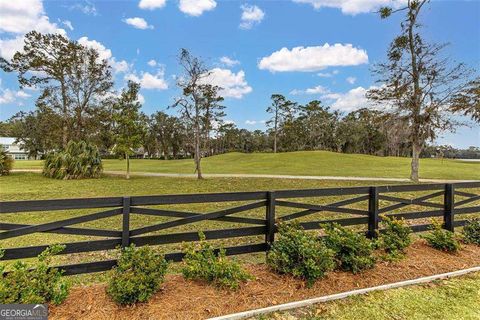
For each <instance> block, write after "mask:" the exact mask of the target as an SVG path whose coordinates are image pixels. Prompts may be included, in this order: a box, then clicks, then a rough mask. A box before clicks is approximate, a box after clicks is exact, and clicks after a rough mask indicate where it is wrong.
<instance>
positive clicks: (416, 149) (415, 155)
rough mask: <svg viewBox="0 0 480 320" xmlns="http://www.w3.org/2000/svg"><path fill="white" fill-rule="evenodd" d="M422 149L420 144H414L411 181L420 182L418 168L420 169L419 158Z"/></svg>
mask: <svg viewBox="0 0 480 320" xmlns="http://www.w3.org/2000/svg"><path fill="white" fill-rule="evenodd" d="M421 151H422V150H421V147H420V145H419V144H418V142H416V141H415V142H413V146H412V166H411V172H410V180H412V181H413V182H418V168H419V158H420V152H421Z"/></svg>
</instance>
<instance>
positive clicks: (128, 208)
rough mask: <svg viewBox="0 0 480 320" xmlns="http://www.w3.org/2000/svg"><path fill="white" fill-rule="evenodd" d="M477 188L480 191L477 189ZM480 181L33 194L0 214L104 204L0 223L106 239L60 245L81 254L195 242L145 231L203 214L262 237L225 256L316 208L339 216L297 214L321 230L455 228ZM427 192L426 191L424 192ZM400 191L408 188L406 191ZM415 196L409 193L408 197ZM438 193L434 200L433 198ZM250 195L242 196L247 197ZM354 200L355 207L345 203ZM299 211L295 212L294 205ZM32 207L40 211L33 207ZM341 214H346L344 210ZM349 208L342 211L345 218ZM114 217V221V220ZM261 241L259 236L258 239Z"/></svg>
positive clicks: (26, 250) (253, 248)
mask: <svg viewBox="0 0 480 320" xmlns="http://www.w3.org/2000/svg"><path fill="white" fill-rule="evenodd" d="M476 189H478V190H476ZM479 190H480V182H468V183H456V184H421V185H393V186H373V187H349V188H323V189H308V190H280V191H268V192H266V191H256V192H231V193H210V194H180V195H158V196H133V197H109V198H91V199H61V200H33V201H3V202H0V219H1V218H2V215H1V214H10V215H11V214H14V215H17V214H21V213H27V212H39V213H38V214H43V213H40V211H44V212H52V211H59V210H78V209H101V210H102V211H100V212H97V213H90V214H85V215H82V216H78V217H73V218H67V219H62V220H58V221H53V222H48V223H42V224H35V225H34V224H21V223H7V222H5V223H4V222H0V230H2V231H1V232H0V240H6V239H12V238H16V237H20V236H27V235H31V234H34V233H43V234H45V233H47V234H48V233H50V234H66V235H79V236H93V237H102V238H107V239H100V240H98V239H97V240H89V241H77V242H67V243H63V244H64V245H65V250H64V251H62V252H61V254H73V253H85V252H95V251H104V250H112V249H115V248H117V247H120V246H121V247H125V246H128V245H130V244H135V245H136V246H144V245H166V244H175V243H182V242H189V241H198V240H199V234H198V231H188V232H168V233H164V234H150V235H149V233H152V232H153V233H154V232H157V231H160V230H168V229H170V228H175V227H180V226H186V225H190V224H194V223H199V222H202V221H203V222H204V221H215V222H216V223H222V222H223V223H224V222H229V223H236V224H240V225H241V227H236V228H225V229H214V230H205V231H202V232H203V233H204V235H205V239H206V240H218V239H231V238H241V237H251V236H264V238H265V240H264V241H263V240H262V241H261V242H259V243H253V244H244V245H237V246H232V247H226V248H225V250H226V254H227V255H238V254H245V253H254V252H265V251H268V249H269V248H270V247H271V245H272V243H273V242H274V241H275V233H276V232H277V231H278V222H279V221H289V220H294V219H300V218H308V216H311V215H313V214H318V213H324V212H330V213H334V214H335V215H337V214H338V215H339V218H338V219H322V220H318V219H317V220H315V219H314V218H311V220H308V221H301V222H300V225H301V226H302V227H303V228H304V229H306V230H313V229H320V228H321V226H320V225H321V224H324V223H338V224H340V225H343V226H361V227H363V228H364V229H365V231H366V235H367V236H368V237H371V238H373V237H376V236H377V235H378V234H379V233H381V232H382V230H381V229H380V228H379V225H380V222H381V220H382V217H383V215H385V216H389V217H396V218H403V219H405V220H415V219H426V218H433V217H441V218H442V219H443V223H444V228H445V229H447V230H450V231H454V230H455V227H458V226H463V225H465V223H466V221H467V220H466V219H463V220H462V219H458V217H462V216H464V215H466V214H475V213H480V204H478V203H477V204H475V203H476V202H478V201H480V195H479V194H477V193H479ZM425 193H428V194H425ZM404 194H406V195H405V196H404ZM341 196H343V197H347V199H343V200H335V201H328V202H330V203H327V204H313V203H304V202H302V201H305V200H306V199H308V198H328V197H334V198H337V197H341ZM412 197H413V198H412ZM435 198H437V202H432V201H434V200H435ZM228 202H243V203H242V204H240V205H236V206H232V207H229V208H225V209H219V210H215V211H211V212H207V213H201V212H191V211H179V210H171V209H163V208H145V207H144V206H162V205H186V204H208V203H219V204H220V203H228ZM245 202H247V203H245ZM349 205H356V206H357V207H363V208H362V209H358V208H349V207H347V206H349ZM409 206H416V207H418V206H420V207H422V208H423V210H419V211H407V212H404V211H402V212H398V210H405V209H407V210H408V208H409ZM259 208H264V209H265V214H264V216H262V217H239V216H234V214H238V213H244V212H248V211H250V210H255V209H259ZM279 209H282V210H285V209H289V210H294V211H296V212H289V213H287V214H285V215H280V214H279V213H278V211H279ZM297 210H298V211H297ZM35 214H37V213H35ZM132 214H134V215H144V216H154V217H165V218H173V219H174V220H170V221H166V222H161V223H156V224H150V225H145V226H140V227H135V228H133V227H132V226H131V221H130V220H131V217H132ZM342 215H343V216H342ZM345 215H347V217H345ZM115 216H121V222H119V223H120V225H118V227H119V228H120V226H121V230H107V229H97V228H87V227H73V225H76V224H79V223H85V222H92V221H96V220H99V219H105V218H111V217H115ZM117 223H118V222H117ZM430 226H431V224H428V223H427V224H413V225H411V228H412V230H413V231H414V232H422V231H426V230H428V229H429V227H430ZM257 242H258V240H257ZM47 247H48V245H32V246H28V247H16V248H6V249H4V251H5V252H4V256H3V257H2V260H13V259H24V258H32V257H35V256H37V255H38V254H40V253H41V252H42V251H43V250H45V249H46V248H47ZM165 257H166V258H167V259H169V260H172V261H180V260H181V259H182V257H183V253H181V252H172V253H167V254H166V255H165ZM115 264H116V261H115V260H104V261H94V262H86V263H78V264H69V265H64V266H59V268H61V269H64V270H65V274H67V275H73V274H81V273H91V272H99V271H105V270H109V269H110V268H112V266H114V265H115Z"/></svg>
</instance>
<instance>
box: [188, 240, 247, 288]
mask: <svg viewBox="0 0 480 320" xmlns="http://www.w3.org/2000/svg"><path fill="white" fill-rule="evenodd" d="M199 236H200V241H199V242H198V244H195V243H191V244H189V245H186V247H185V250H184V251H185V257H184V258H183V266H182V273H183V276H184V277H185V279H190V280H203V281H206V282H208V283H212V284H214V285H215V286H218V287H222V288H228V289H237V288H238V287H239V285H240V283H241V282H245V281H247V280H249V279H251V278H252V276H251V275H250V274H249V273H247V272H246V271H244V270H243V269H242V268H241V266H240V265H239V264H238V263H236V262H234V261H232V260H229V259H227V258H226V255H225V249H220V250H219V251H218V254H216V252H215V251H216V250H215V249H214V248H213V247H212V246H211V244H209V243H208V242H207V241H205V235H204V234H203V233H201V232H200V233H199Z"/></svg>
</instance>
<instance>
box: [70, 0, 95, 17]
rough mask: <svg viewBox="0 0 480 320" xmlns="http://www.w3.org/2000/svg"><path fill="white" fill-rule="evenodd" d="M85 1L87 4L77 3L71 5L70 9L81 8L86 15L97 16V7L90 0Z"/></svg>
mask: <svg viewBox="0 0 480 320" xmlns="http://www.w3.org/2000/svg"><path fill="white" fill-rule="evenodd" d="M84 2H85V4H81V3H76V4H74V5H73V6H70V7H68V8H69V9H70V10H79V11H81V12H82V13H84V14H86V15H89V16H97V15H98V11H97V8H96V7H95V5H94V4H93V3H92V2H90V1H88V0H85V1H84Z"/></svg>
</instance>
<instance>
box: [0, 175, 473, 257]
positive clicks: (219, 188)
mask: <svg viewBox="0 0 480 320" xmlns="http://www.w3.org/2000/svg"><path fill="white" fill-rule="evenodd" d="M385 184H386V183H385V182H374V181H373V182H372V181H368V182H365V181H334V180H323V181H322V180H301V179H264V178H207V179H204V180H201V181H199V180H197V179H194V178H168V177H145V176H134V177H132V178H131V179H130V180H126V179H124V178H123V177H120V176H108V175H106V176H104V177H102V178H100V179H84V180H55V179H49V178H46V177H43V176H42V175H41V174H39V173H25V172H15V173H12V174H11V175H9V176H4V177H0V191H1V192H0V201H14V200H35V199H62V198H63V199H65V198H91V197H110V196H113V197H120V196H138V195H161V194H186V193H211V192H234V191H261V190H264V191H266V190H281V189H306V188H330V187H354V186H366V185H385ZM389 184H391V183H389ZM472 192H477V193H478V190H472ZM431 193H433V192H430V191H427V192H421V193H418V192H406V193H402V194H399V195H397V196H401V197H405V198H415V197H418V196H420V195H423V194H431ZM355 197H356V196H353V195H352V196H334V197H314V198H299V199H292V201H295V202H299V203H311V204H316V205H320V204H323V205H326V204H329V203H334V202H337V201H341V200H345V199H349V198H355ZM287 200H288V199H287ZM429 201H431V202H435V203H442V201H443V197H442V196H438V197H436V198H433V199H430V200H429ZM252 202H255V201H247V202H245V201H244V202H240V201H237V202H224V203H200V204H185V205H165V206H148V207H150V208H162V209H166V210H175V211H184V212H193V213H209V212H213V211H218V210H221V209H226V208H231V207H236V206H240V205H243V204H247V203H252ZM392 204H394V203H392V202H389V201H383V200H382V201H380V205H381V207H385V206H389V205H392ZM479 204H480V200H479V201H476V202H474V203H472V204H471V205H472V206H474V205H479ZM347 207H349V208H354V209H359V210H366V209H367V208H368V203H367V201H366V200H365V201H361V202H358V203H355V204H352V205H348V206H347ZM431 209H432V208H430V209H429V208H425V207H423V206H417V205H413V206H406V207H403V208H400V209H397V210H396V212H397V213H399V212H411V211H420V210H431ZM103 210H104V209H83V210H59V211H39V212H21V213H11V214H2V215H1V222H2V223H19V224H43V223H48V222H53V221H59V220H64V219H68V218H72V217H77V216H82V215H87V214H92V213H95V212H100V211H103ZM303 210H304V209H296V208H286V207H277V210H276V213H277V217H282V216H284V215H286V214H290V213H294V212H299V211H303ZM474 215H475V214H474ZM234 216H237V217H247V218H256V219H264V218H265V208H258V209H253V210H249V211H246V212H241V213H237V214H235V215H234ZM477 216H478V215H477ZM351 217H359V216H358V215H350V214H343V213H335V212H318V213H314V214H310V215H308V216H305V217H302V218H299V219H298V221H301V222H307V221H322V220H328V219H342V218H351ZM460 218H462V219H463V218H467V217H466V216H462V217H460ZM176 219H179V218H170V217H158V216H149V215H139V214H131V221H130V225H131V229H134V228H141V227H145V226H149V225H154V224H158V223H163V222H167V221H172V220H176ZM410 222H412V223H414V224H422V223H428V222H429V219H423V220H422V221H417V220H411V221H410ZM121 225H122V224H121V216H120V215H119V216H114V217H110V218H105V219H100V220H95V221H90V222H86V223H81V224H76V225H73V226H72V227H78V228H93V229H107V230H117V231H119V230H121ZM250 226H254V225H248V224H242V223H234V222H225V221H212V220H208V221H201V222H196V223H192V224H187V225H181V226H177V227H174V228H169V229H165V230H161V231H155V232H153V233H149V234H146V235H160V234H168V233H182V232H194V233H197V232H198V231H200V230H202V231H206V230H218V229H230V228H243V227H250ZM352 228H355V229H357V230H358V231H360V230H365V228H366V224H365V225H361V226H354V227H352ZM263 238H264V236H249V237H237V238H230V239H222V240H212V241H213V243H214V245H215V246H225V247H228V246H237V245H245V244H255V243H262V242H263V241H264V239H263ZM101 239H105V238H103V237H95V236H79V235H68V234H56V233H34V234H29V235H24V236H20V237H15V238H10V239H5V240H1V241H0V247H1V248H13V247H26V246H37V245H47V244H53V243H69V242H78V241H87V240H101ZM159 248H160V249H161V250H162V251H163V252H165V253H167V252H178V251H180V250H181V249H182V244H181V243H178V244H166V245H160V246H159ZM112 257H113V255H112V252H111V251H98V252H91V253H80V254H74V255H63V256H59V257H57V258H56V262H58V264H65V263H67V264H70V263H80V262H87V261H96V260H104V259H108V258H112ZM239 258H240V257H239ZM252 258H253V259H252ZM241 259H242V260H248V261H251V262H263V261H264V254H260V255H259V259H257V258H255V257H254V256H252V255H245V256H242V257H241Z"/></svg>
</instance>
